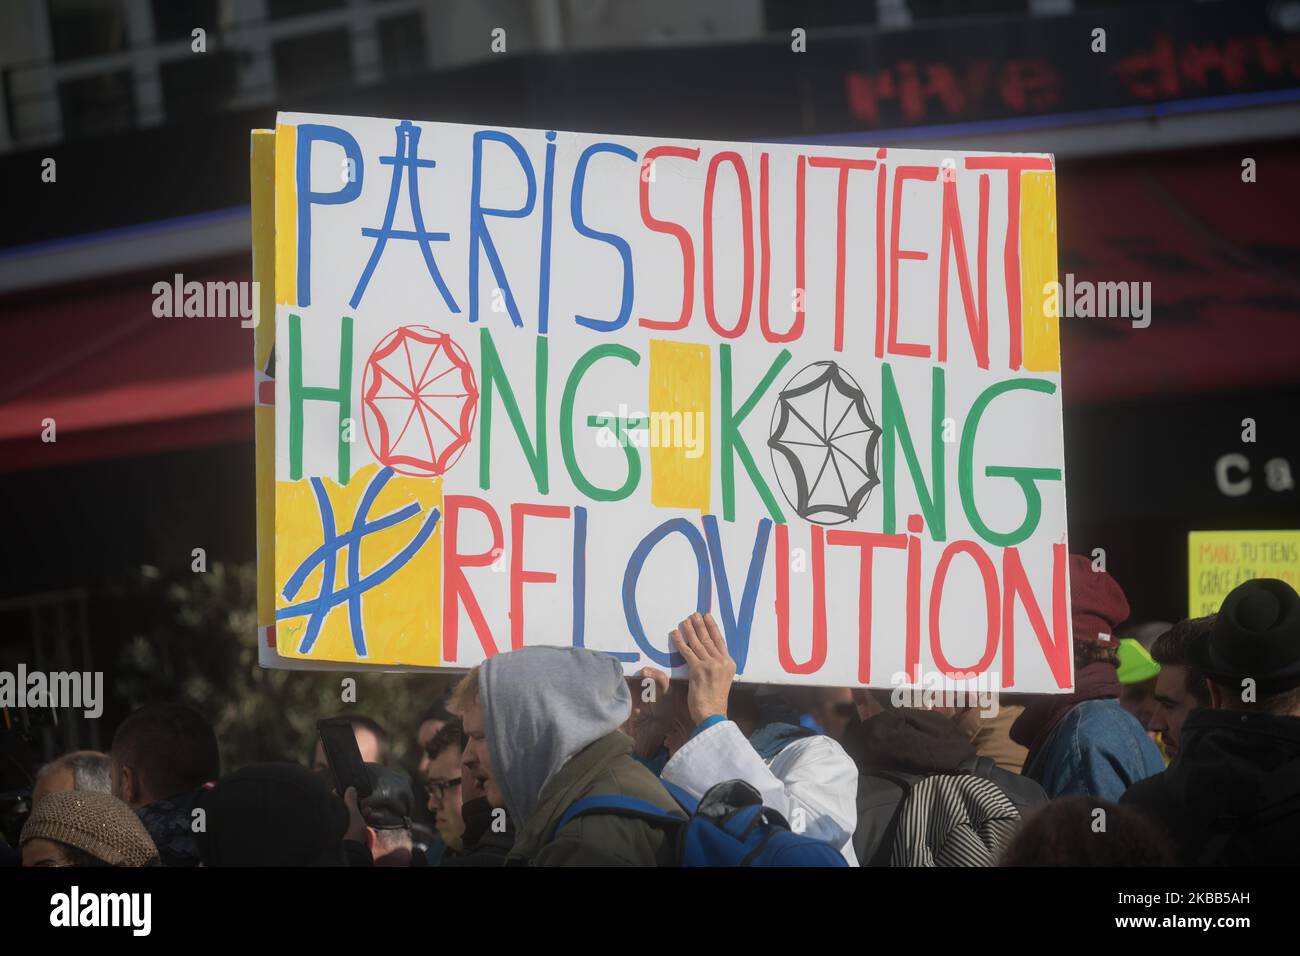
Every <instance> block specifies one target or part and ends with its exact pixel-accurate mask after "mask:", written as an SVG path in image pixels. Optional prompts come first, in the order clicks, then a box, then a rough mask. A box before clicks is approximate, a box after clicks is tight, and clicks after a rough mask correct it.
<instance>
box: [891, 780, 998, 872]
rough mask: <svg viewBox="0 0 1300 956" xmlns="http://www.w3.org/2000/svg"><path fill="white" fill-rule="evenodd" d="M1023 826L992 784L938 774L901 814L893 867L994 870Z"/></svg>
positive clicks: (917, 788)
mask: <svg viewBox="0 0 1300 956" xmlns="http://www.w3.org/2000/svg"><path fill="white" fill-rule="evenodd" d="M1019 826H1020V811H1019V810H1018V809H1016V807H1015V805H1014V804H1013V803H1012V802H1011V800H1010V799H1009V798H1008V797H1007V795H1006V794H1005V793H1003V792H1002V789H1001V788H1000V787H999V786H998V785H997V784H995V783H993V782H992V781H991V780H987V779H985V778H983V777H977V776H974V775H971V774H934V775H933V776H929V777H926V778H925V779H923V780H920V781H918V782H917V783H916V784H915V785H914V786H913V787H912V792H911V794H910V795H909V796H908V797H907V798H906V801H905V802H904V804H903V807H902V809H901V810H900V811H899V817H898V829H897V830H896V831H895V833H894V847H893V851H892V855H891V857H890V866H993V865H995V864H996V863H997V859H998V856H999V855H1000V854H1001V853H1002V851H1003V850H1004V849H1005V848H1006V846H1007V844H1008V843H1010V842H1011V838H1012V836H1014V835H1015V832H1016V829H1017V828H1018V827H1019Z"/></svg>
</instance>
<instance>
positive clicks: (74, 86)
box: [59, 70, 135, 139]
mask: <svg viewBox="0 0 1300 956" xmlns="http://www.w3.org/2000/svg"><path fill="white" fill-rule="evenodd" d="M59 108H60V110H61V111H62V113H63V135H64V137H65V138H67V139H77V138H80V137H89V136H100V135H102V134H104V133H111V132H114V131H116V130H122V129H129V128H130V127H131V126H132V125H133V123H134V120H135V96H134V94H133V86H132V79H131V72H130V71H129V70H122V71H121V72H118V73H101V74H98V75H96V76H88V77H85V78H84V79H80V80H64V81H62V82H61V83H59Z"/></svg>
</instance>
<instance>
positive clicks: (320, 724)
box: [316, 717, 372, 800]
mask: <svg viewBox="0 0 1300 956" xmlns="http://www.w3.org/2000/svg"><path fill="white" fill-rule="evenodd" d="M316 730H317V731H318V732H319V733H320V742H321V746H322V747H323V748H324V750H325V762H326V763H328V764H329V765H330V772H331V773H333V774H334V788H335V790H337V791H338V795H339V796H340V797H341V796H343V794H344V793H346V792H347V789H348V787H356V788H357V799H358V800H360V799H362V798H363V797H368V796H370V792H371V789H372V788H371V786H370V774H368V773H366V764H365V761H363V760H362V759H361V748H359V747H358V746H357V737H356V734H355V733H353V732H352V722H351V721H350V720H347V719H346V718H342V717H330V718H327V719H325V720H318V721H316Z"/></svg>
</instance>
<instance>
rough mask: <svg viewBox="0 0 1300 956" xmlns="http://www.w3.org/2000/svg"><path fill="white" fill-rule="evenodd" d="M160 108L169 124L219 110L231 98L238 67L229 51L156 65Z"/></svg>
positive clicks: (235, 83) (197, 54) (236, 61)
mask: <svg viewBox="0 0 1300 956" xmlns="http://www.w3.org/2000/svg"><path fill="white" fill-rule="evenodd" d="M158 79H159V82H161V83H162V94H163V105H164V108H165V109H166V111H167V118H168V119H169V120H178V119H185V118H186V116H187V114H193V113H211V112H213V111H215V110H218V109H221V107H222V106H224V105H225V104H226V102H228V101H229V100H230V99H231V98H232V97H233V96H234V95H235V89H236V86H237V84H238V82H239V63H238V60H237V59H236V58H235V54H234V53H232V52H230V51H225V52H222V51H217V52H210V53H193V54H190V55H189V56H186V57H182V58H181V59H179V60H169V61H167V62H164V63H160V64H158Z"/></svg>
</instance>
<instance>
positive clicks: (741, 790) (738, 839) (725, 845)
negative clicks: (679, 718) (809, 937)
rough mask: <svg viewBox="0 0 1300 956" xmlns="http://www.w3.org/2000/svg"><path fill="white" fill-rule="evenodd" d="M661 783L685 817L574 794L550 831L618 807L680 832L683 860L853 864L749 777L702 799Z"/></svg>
mask: <svg viewBox="0 0 1300 956" xmlns="http://www.w3.org/2000/svg"><path fill="white" fill-rule="evenodd" d="M660 783H662V784H663V786H664V789H665V790H667V791H668V793H669V794H670V795H671V796H672V798H673V799H674V800H676V801H677V803H678V804H679V805H680V806H681V808H682V810H683V811H684V812H685V813H686V816H685V817H682V816H679V815H677V814H675V813H671V812H669V811H667V810H663V809H661V808H660V807H657V806H655V805H654V804H652V803H648V802H646V801H645V800H640V799H637V798H636V797H625V796H621V795H619V794H596V795H594V796H590V797H583V798H582V799H581V800H575V801H574V802H573V804H572V805H571V806H570V807H569V809H567V810H566V811H564V814H563V815H562V816H561V817H560V820H559V822H558V823H556V825H555V828H554V829H553V830H552V831H551V834H552V836H554V834H555V833H556V832H558V831H559V830H560V829H562V828H563V827H564V826H565V825H566V824H568V823H569V822H570V821H572V820H574V819H575V818H577V817H580V816H583V815H584V814H589V813H613V814H617V815H619V816H626V817H637V818H639V819H642V820H645V821H646V822H647V823H650V824H653V825H654V826H656V827H659V828H661V829H663V830H667V831H669V832H670V833H675V836H674V837H673V839H674V859H675V860H676V861H677V865H678V866H715V867H732V866H848V863H847V862H846V861H845V859H844V857H843V856H841V855H840V852H839V851H838V850H836V849H835V847H833V846H831V845H830V844H829V843H826V842H824V841H822V840H815V839H813V838H812V837H809V836H804V835H803V834H799V833H794V832H793V831H792V830H791V829H790V825H789V824H788V823H786V821H785V818H784V817H782V816H781V814H779V813H777V812H776V811H775V810H773V809H772V808H771V807H765V806H763V799H762V796H761V795H760V794H759V792H758V790H756V789H755V788H754V787H753V785H751V784H749V783H746V782H745V781H744V780H727V781H725V782H723V783H720V784H717V785H716V786H714V787H711V788H710V789H709V791H708V793H706V794H704V796H703V797H701V798H700V799H699V801H698V802H697V801H696V800H695V799H694V798H693V797H692V796H691V795H690V794H689V793H687V792H686V791H685V790H683V789H682V788H681V787H678V786H675V785H673V784H671V783H668V782H667V781H665V780H661V781H660Z"/></svg>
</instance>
